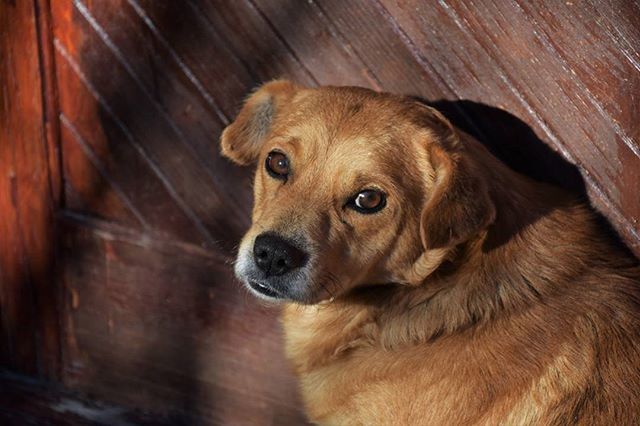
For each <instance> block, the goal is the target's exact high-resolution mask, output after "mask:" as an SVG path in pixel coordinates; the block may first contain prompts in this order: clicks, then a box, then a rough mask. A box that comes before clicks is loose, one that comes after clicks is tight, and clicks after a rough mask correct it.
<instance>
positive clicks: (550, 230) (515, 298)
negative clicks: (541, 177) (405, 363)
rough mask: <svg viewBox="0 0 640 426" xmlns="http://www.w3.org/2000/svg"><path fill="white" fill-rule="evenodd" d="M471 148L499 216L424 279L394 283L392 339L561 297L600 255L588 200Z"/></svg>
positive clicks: (444, 330)
mask: <svg viewBox="0 0 640 426" xmlns="http://www.w3.org/2000/svg"><path fill="white" fill-rule="evenodd" d="M471 148H472V150H473V158H474V159H475V161H477V162H478V166H479V167H481V168H483V169H484V175H485V176H487V177H488V180H487V184H488V185H489V192H490V196H491V199H492V201H493V202H494V204H495V206H496V218H495V221H494V222H493V223H492V224H491V225H490V226H489V227H488V228H487V229H486V230H484V231H483V232H481V233H480V234H479V235H477V236H476V237H474V238H473V239H471V240H469V241H467V242H465V243H463V244H460V245H459V246H458V247H455V248H453V249H452V253H451V260H448V261H445V262H443V263H442V264H441V265H440V266H439V267H438V268H437V269H436V270H435V271H434V272H433V273H432V274H430V275H429V276H428V277H426V278H425V279H424V281H423V283H422V285H420V286H417V287H415V288H404V287H397V288H394V289H389V290H388V291H389V292H390V293H391V294H387V295H385V297H384V298H381V300H383V301H385V302H384V303H385V307H384V309H380V311H379V312H380V315H381V317H380V318H379V319H378V321H379V322H380V323H382V324H384V323H385V322H387V321H385V320H387V319H388V320H389V321H388V323H389V324H394V326H393V327H391V328H389V329H384V327H382V328H381V330H380V331H381V336H380V339H381V341H382V342H383V344H385V345H388V346H397V345H402V344H408V343H411V342H414V341H428V340H432V339H434V338H437V337H439V336H442V335H447V334H452V333H455V332H458V331H460V330H463V329H467V328H469V327H473V326H475V325H480V324H486V323H487V322H490V321H492V320H494V319H496V318H498V317H501V316H505V315H509V314H511V313H513V312H519V311H522V310H525V309H528V307H530V306H532V305H533V304H537V303H540V301H542V300H544V299H546V298H549V297H556V296H557V295H559V294H562V292H563V291H564V290H565V289H566V288H567V287H568V286H570V285H571V283H570V282H569V281H568V280H569V278H570V277H575V276H578V275H579V273H580V269H582V268H584V267H585V265H586V264H588V263H589V262H592V261H593V259H590V256H592V254H593V247H588V246H587V245H586V243H585V241H586V242H590V243H589V244H602V243H603V242H602V241H596V240H597V238H596V237H595V236H596V235H598V234H599V233H598V232H597V231H596V230H595V227H596V224H595V221H594V218H593V214H592V213H591V211H590V210H589V209H588V208H587V207H586V206H585V205H584V204H583V203H581V202H578V201H577V200H576V199H575V198H574V197H572V196H571V195H569V194H567V193H565V192H564V191H562V190H559V189H556V188H553V187H550V186H548V185H545V184H541V183H537V182H534V181H532V180H530V179H528V178H525V177H523V176H521V175H519V174H517V173H515V172H513V171H512V170H511V169H509V168H507V167H506V166H504V165H503V164H502V163H501V162H499V161H498V160H497V159H495V158H494V157H493V156H492V155H491V154H490V153H488V152H487V151H486V150H485V149H484V148H483V147H478V146H475V145H473V146H472V147H471ZM576 230H578V231H576ZM603 249H604V248H603ZM604 250H605V251H606V249H604ZM416 300H418V302H416ZM402 318H403V319H402ZM398 319H400V321H398ZM403 324H404V325H406V327H405V326H404V325H403ZM415 324H421V328H420V329H416V328H415ZM410 325H411V326H410Z"/></svg>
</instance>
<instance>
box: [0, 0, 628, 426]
mask: <svg viewBox="0 0 640 426" xmlns="http://www.w3.org/2000/svg"><path fill="white" fill-rule="evenodd" d="M0 46H2V50H1V55H0V61H1V62H0V70H1V71H0V280H1V281H0V309H1V311H0V315H1V316H0V342H1V343H0V365H3V366H6V367H9V368H11V369H15V370H20V371H23V372H27V373H29V374H32V375H36V376H39V377H47V378H50V379H53V380H57V381H60V382H62V383H63V384H64V385H65V386H67V387H68V388H70V389H76V390H80V391H83V392H87V393H89V394H91V395H95V396H97V397H99V398H103V399H106V400H109V401H113V402H116V403H121V404H125V405H129V406H136V407H140V408H142V409H145V410H150V411H151V412H156V413H160V414H164V415H168V416H174V415H176V416H179V417H180V418H181V419H186V420H185V421H186V422H196V421H203V422H205V423H217V424H300V423H301V422H302V421H303V420H302V419H303V416H302V414H301V410H300V403H299V399H298V396H297V393H296V391H295V384H294V380H293V378H292V377H291V374H290V373H289V370H288V368H287V365H286V362H285V361H284V359H283V355H282V352H281V337H280V328H279V324H278V322H277V319H276V314H277V313H276V312H275V311H274V310H273V309H269V308H265V307H261V306H259V305H258V304H257V303H256V301H255V300H253V298H251V297H250V296H248V295H247V294H246V292H245V291H243V290H242V289H241V288H240V287H239V285H238V284H237V283H235V282H234V280H233V278H232V272H231V265H230V263H231V261H232V259H233V254H234V249H235V247H236V244H237V242H238V240H239V238H240V237H241V235H242V233H243V232H244V230H245V229H246V227H247V226H248V224H249V210H250V204H251V199H250V175H251V171H250V170H246V169H240V168H237V167H234V166H232V165H231V164H230V163H229V162H227V161H226V160H224V159H222V158H221V157H220V155H219V153H218V145H217V138H218V136H219V134H220V132H221V130H222V129H223V128H224V126H225V125H226V124H228V122H229V120H231V119H232V118H233V116H234V114H235V113H236V112H237V110H238V107H239V105H240V103H241V101H242V99H243V97H244V96H245V95H246V94H247V92H248V91H250V90H251V89H252V88H254V87H255V86H256V85H258V84H259V83H261V82H263V81H267V80H269V79H272V78H276V77H287V78H291V79H294V80H296V81H298V82H300V83H303V84H307V85H321V84H338V85H358V86H365V87H370V88H373V89H375V90H385V91H393V92H397V93H404V94H408V95H414V96H418V97H421V98H423V99H425V100H428V101H430V102H432V103H434V104H435V105H436V106H437V107H439V108H441V109H442V110H443V111H444V112H445V113H446V114H447V115H448V116H449V117H450V118H451V119H452V120H453V121H454V122H456V124H458V125H459V126H460V127H462V128H464V129H466V130H468V131H470V132H472V133H474V134H475V135H476V136H478V137H479V138H480V139H481V140H482V141H483V142H485V143H486V144H487V145H488V146H489V147H490V148H491V149H492V150H493V151H494V152H495V153H496V154H497V155H498V156H500V157H501V158H503V159H505V161H507V162H508V163H509V164H511V165H512V167H514V168H515V169H517V170H519V171H521V172H523V173H526V174H529V175H530V176H533V177H535V178H537V179H541V180H547V181H551V182H555V183H557V184H559V185H562V186H565V187H567V188H570V189H572V190H574V191H577V192H581V193H584V194H586V195H587V196H588V197H589V199H590V200H591V201H592V203H593V205H594V206H595V207H596V208H597V209H598V210H599V211H601V212H602V213H603V214H604V215H605V216H606V218H607V219H608V221H609V222H610V223H611V225H612V226H613V228H614V229H615V230H616V231H617V232H618V233H619V235H620V236H621V238H622V239H623V240H624V242H625V243H626V244H627V245H628V246H629V248H630V249H631V250H632V251H634V252H635V253H636V254H637V255H640V224H639V223H638V220H639V219H640V196H639V195H638V194H640V108H639V107H638V105H639V96H640V4H639V3H638V2H635V1H613V0H611V1H581V0H573V1H551V0H547V1H538V2H527V1H506V0H505V1H496V0H493V1H492V0H473V1H450V0H439V1H427V0H403V1H400V0H356V1H349V2H345V1H338V0H310V1H294V0H278V1H273V0H239V1H223V0H185V1H170V0H153V1H152V0H55V1H49V0H34V1H31V0H0Z"/></svg>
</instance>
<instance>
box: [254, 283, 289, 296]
mask: <svg viewBox="0 0 640 426" xmlns="http://www.w3.org/2000/svg"><path fill="white" fill-rule="evenodd" d="M249 286H250V287H251V288H252V289H253V290H255V291H257V292H258V293H260V294H262V295H264V296H267V297H270V298H272V299H281V298H282V295H281V294H280V293H278V292H277V291H275V290H274V289H272V288H271V287H269V286H267V285H266V284H263V283H261V282H258V281H253V280H250V281H249Z"/></svg>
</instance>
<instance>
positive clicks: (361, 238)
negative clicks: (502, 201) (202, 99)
mask: <svg viewBox="0 0 640 426" xmlns="http://www.w3.org/2000/svg"><path fill="white" fill-rule="evenodd" d="M221 144H222V151H223V153H224V154H225V155H226V156H227V157H229V158H231V159H232V160H234V161H236V162H237V163H239V164H251V163H255V164H257V170H256V176H255V186H254V208H253V216H252V219H253V223H252V226H251V228H250V229H249V231H248V232H247V234H246V235H245V237H244V238H243V240H242V243H241V244H240V249H239V252H238V258H237V260H236V264H235V271H236V275H237V277H238V278H239V279H240V280H241V281H243V282H244V283H245V284H246V285H247V286H248V287H249V288H250V289H251V291H252V292H253V293H255V294H256V295H258V296H260V297H262V298H266V299H270V300H277V299H283V300H290V301H295V302H299V303H317V302H320V301H322V300H325V299H329V298H331V297H335V296H339V295H342V294H344V293H345V292H348V291H350V290H351V289H353V288H355V287H358V286H363V285H374V284H384V283H391V282H392V283H399V284H415V283H417V282H420V281H421V280H423V279H424V278H425V277H426V276H427V275H428V274H429V273H430V272H431V271H433V269H435V267H437V265H438V264H439V263H440V262H441V261H442V259H443V257H444V256H445V255H446V253H447V251H448V250H449V249H450V248H451V247H452V246H454V245H455V244H457V243H459V242H461V241H463V240H465V239H467V238H469V236H470V235H471V234H473V233H477V232H478V230H479V229H481V228H482V227H484V226H486V225H487V224H488V222H490V220H491V219H492V217H493V210H492V207H491V206H490V203H488V200H487V197H486V189H485V187H484V186H483V185H482V182H481V181H477V182H475V181H473V180H471V179H469V178H468V175H469V170H467V169H468V167H465V165H464V161H463V160H462V159H461V158H460V155H459V153H458V150H459V146H458V145H459V143H458V140H457V138H456V137H455V134H454V131H453V129H452V127H451V125H450V124H449V123H448V122H447V121H446V120H445V119H444V118H443V117H442V116H441V115H440V114H439V113H437V112H435V111H434V110H432V109H430V108H427V107H424V106H422V105H419V104H417V103H415V102H413V101H410V100H408V99H406V98H400V97H395V96H392V95H386V94H378V93H375V92H372V91H369V90H365V89H358V88H339V87H324V88H319V89H303V88H300V87H297V86H295V85H294V84H292V83H289V82H286V81H276V82H272V83H268V84H266V85H264V86H263V87H262V88H260V89H259V90H258V91H257V92H255V93H254V94H253V95H252V96H251V97H250V98H249V99H248V100H247V102H246V103H245V105H244V107H243V109H242V111H241V112H240V114H239V115H238V117H237V118H236V120H235V121H234V122H233V123H232V124H231V125H229V127H227V129H225V131H224V133H223V135H222V138H221ZM471 198H473V199H471ZM464 203H468V204H467V205H465V204H464Z"/></svg>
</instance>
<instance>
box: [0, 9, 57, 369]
mask: <svg viewBox="0 0 640 426" xmlns="http://www.w3.org/2000/svg"><path fill="white" fill-rule="evenodd" d="M34 4H39V3H33V2H16V3H11V2H2V3H0V46H1V48H0V52H1V53H0V93H2V99H1V102H0V323H1V328H0V329H1V332H0V341H1V343H0V360H1V362H2V365H5V366H10V367H12V368H15V369H18V370H21V371H23V372H27V373H30V374H39V375H45V376H48V377H55V376H57V372H58V368H59V352H60V344H59V339H58V321H57V315H58V313H57V309H58V306H57V299H58V298H57V287H56V285H55V284H56V283H55V281H54V280H53V279H52V277H51V275H50V274H51V272H52V271H53V270H54V260H55V253H54V235H55V225H54V211H55V209H56V208H57V202H58V196H57V195H56V194H59V192H58V189H57V188H56V186H57V185H59V178H58V177H57V176H58V172H57V168H56V169H55V170H52V169H50V167H55V165H56V160H55V154H52V153H50V152H49V150H50V149H52V148H54V146H55V144H56V143H57V142H56V141H55V129H54V128H51V127H47V125H46V122H47V120H46V118H49V119H50V115H51V113H52V109H51V105H50V104H49V103H48V101H49V100H50V98H49V97H48V96H45V95H44V93H47V94H50V93H51V88H50V87H49V85H48V84H49V83H50V81H51V80H50V79H48V78H47V77H43V76H42V74H41V65H43V66H46V63H48V62H49V61H48V60H45V59H43V55H44V54H43V53H42V52H40V50H39V39H38V28H37V26H36V22H38V21H37V19H36V11H35V9H34ZM40 22H41V21H40ZM47 58H48V56H47ZM41 61H42V62H41ZM43 80H44V81H43Z"/></svg>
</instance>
